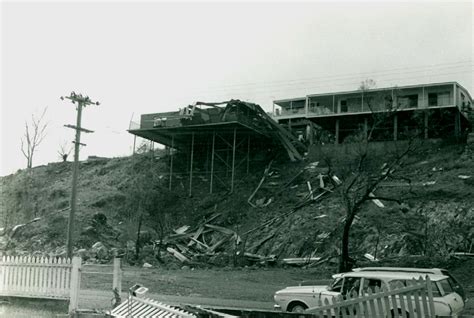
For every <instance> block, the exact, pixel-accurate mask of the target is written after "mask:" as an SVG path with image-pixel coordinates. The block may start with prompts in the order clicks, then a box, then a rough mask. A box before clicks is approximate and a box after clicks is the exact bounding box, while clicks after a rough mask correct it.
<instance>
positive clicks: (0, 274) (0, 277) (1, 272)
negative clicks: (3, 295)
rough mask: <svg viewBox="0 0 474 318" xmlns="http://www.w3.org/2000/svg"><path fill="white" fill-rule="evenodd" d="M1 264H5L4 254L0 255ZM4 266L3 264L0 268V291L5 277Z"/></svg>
mask: <svg viewBox="0 0 474 318" xmlns="http://www.w3.org/2000/svg"><path fill="white" fill-rule="evenodd" d="M1 262H2V265H3V264H5V256H4V255H3V256H2V260H1ZM6 268H7V267H6V266H5V265H3V266H2V267H1V268H0V291H2V292H3V291H4V290H5V277H6Z"/></svg>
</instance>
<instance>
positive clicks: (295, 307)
mask: <svg viewBox="0 0 474 318" xmlns="http://www.w3.org/2000/svg"><path fill="white" fill-rule="evenodd" d="M306 309H308V306H306V305H305V304H303V303H300V302H298V301H297V302H294V303H291V304H290V306H289V307H288V311H289V312H304V311H305V310H306Z"/></svg>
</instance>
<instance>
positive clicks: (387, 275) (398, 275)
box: [333, 271, 448, 281]
mask: <svg viewBox="0 0 474 318" xmlns="http://www.w3.org/2000/svg"><path fill="white" fill-rule="evenodd" d="M419 274H420V273H416V272H398V271H393V272H389V271H383V272H380V271H363V272H347V273H341V274H335V275H333V277H334V278H337V277H365V278H381V279H414V278H415V279H418V278H419V277H420V276H424V275H419ZM427 276H429V278H430V280H432V281H439V280H442V279H445V278H448V276H445V275H437V274H428V275H427Z"/></svg>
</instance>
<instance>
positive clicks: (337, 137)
mask: <svg viewBox="0 0 474 318" xmlns="http://www.w3.org/2000/svg"><path fill="white" fill-rule="evenodd" d="M334 143H335V144H336V145H337V144H338V143H339V118H338V119H336V140H335V141H334Z"/></svg>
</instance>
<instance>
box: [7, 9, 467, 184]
mask: <svg viewBox="0 0 474 318" xmlns="http://www.w3.org/2000/svg"><path fill="white" fill-rule="evenodd" d="M473 66H474V64H473V7H472V2H470V1H465V2H431V1H421V2H413V1H412V2H354V1H351V2H301V3H293V2H292V3H290V2H278V3H276V2H275V3H274V2H267V1H266V2H260V3H255V2H236V3H230V2H224V3H212V2H188V3H185V2H173V3H171V2H170V3H167V2H152V1H147V2H140V3H136V2H111V1H106V2H93V1H90V2H69V1H68V2H65V3H60V2H39V1H34V2H23V3H22V2H18V1H15V2H13V1H12V2H5V1H4V2H2V4H1V149H0V150H1V162H0V166H1V171H0V175H6V174H10V173H13V172H15V171H16V170H18V169H20V168H24V167H25V166H26V159H25V158H24V157H23V156H22V154H21V151H20V139H21V137H22V135H23V133H24V122H25V120H29V119H30V117H31V115H32V114H34V113H39V112H41V110H42V109H43V108H44V107H48V109H47V113H46V116H45V118H46V119H47V121H48V135H47V137H46V139H45V140H44V142H43V143H42V144H41V145H40V147H39V149H38V151H37V153H36V154H35V156H36V157H35V158H34V162H33V164H34V166H36V165H40V164H46V163H48V162H52V161H59V158H58V154H57V151H58V150H59V145H60V144H61V143H63V142H66V143H68V144H70V142H71V140H73V138H74V136H73V135H74V132H73V131H72V130H71V129H68V128H64V127H63V125H64V124H74V123H75V116H76V114H75V107H74V105H72V104H71V103H70V102H66V101H61V100H60V99H59V97H60V96H61V95H68V94H69V93H70V92H71V91H75V92H76V93H83V94H86V95H89V96H90V97H91V99H92V100H93V101H96V100H97V101H100V103H101V105H100V106H90V107H87V108H86V109H85V110H84V112H83V127H85V128H88V129H91V130H94V131H95V133H93V134H83V136H82V142H84V143H86V144H87V146H86V147H83V148H82V149H81V159H85V158H87V156H89V155H97V156H106V157H115V156H124V155H129V154H131V151H132V145H133V136H132V135H130V134H129V133H128V132H127V131H126V130H127V129H128V125H129V122H130V119H131V118H132V116H133V117H134V118H135V120H137V121H138V119H139V115H140V114H142V113H152V112H161V111H170V110H177V109H178V108H179V107H183V106H185V105H188V104H192V103H193V102H195V101H198V100H200V101H223V100H227V99H230V98H234V99H241V100H247V101H251V102H255V103H258V104H260V105H261V106H262V107H263V108H264V109H266V110H270V109H271V108H272V100H274V99H280V98H290V97H298V96H305V95H306V94H314V93H325V92H331V91H339V90H353V89H356V88H357V87H358V84H359V83H360V82H361V81H362V80H364V79H367V78H371V79H374V80H375V81H376V82H377V86H378V87H387V86H393V85H407V84H417V83H430V82H442V81H457V82H459V83H460V84H461V85H463V86H464V87H466V88H467V89H468V90H469V91H470V93H471V95H474V94H473V93H474V86H473V79H472V77H473V72H474V71H473ZM71 158H72V155H71Z"/></svg>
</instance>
